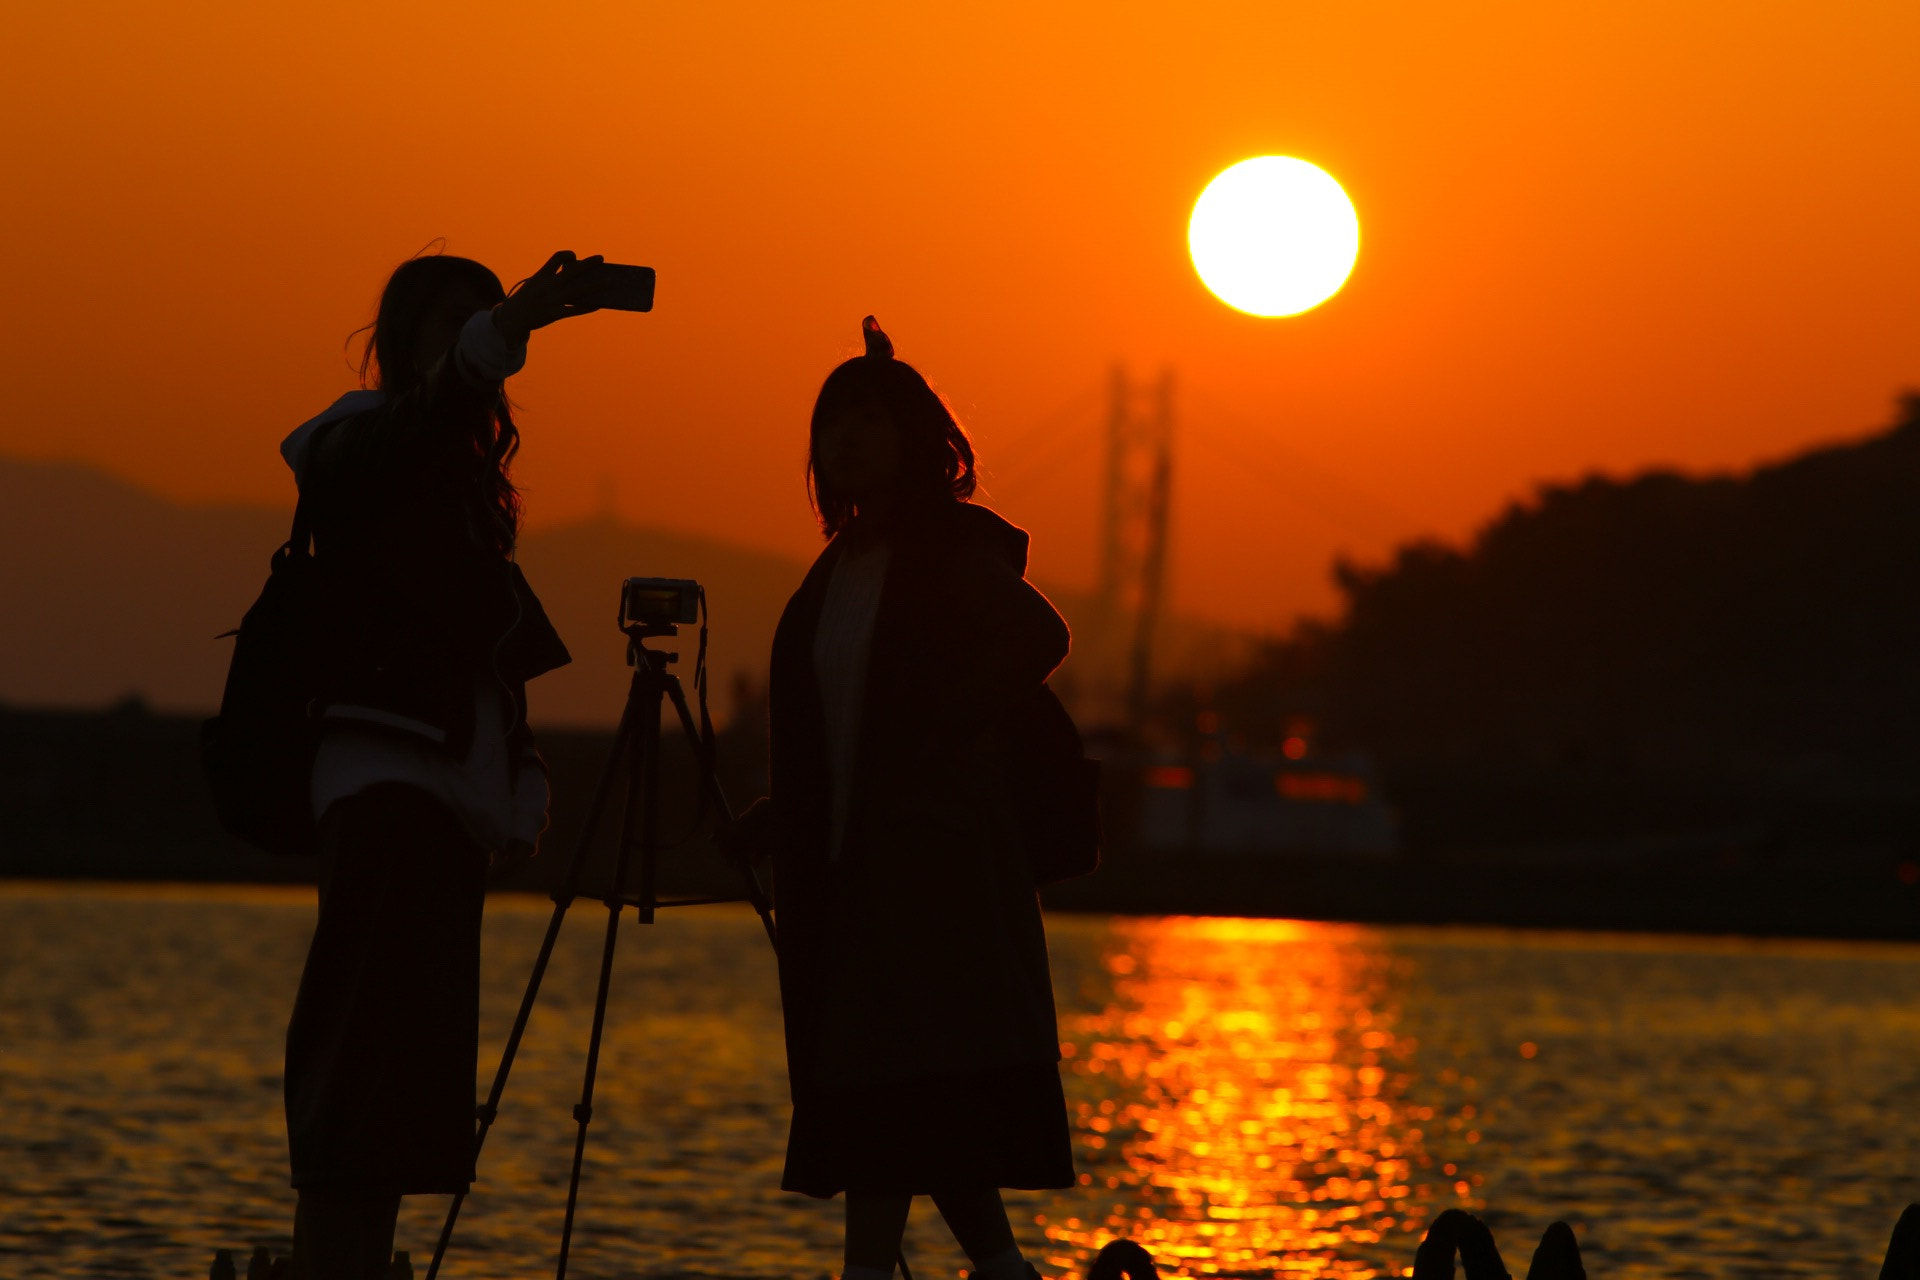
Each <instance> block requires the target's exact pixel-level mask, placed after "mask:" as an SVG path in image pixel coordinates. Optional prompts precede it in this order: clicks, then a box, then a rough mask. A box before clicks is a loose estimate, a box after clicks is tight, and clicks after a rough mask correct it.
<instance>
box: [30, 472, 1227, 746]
mask: <svg viewBox="0 0 1920 1280" xmlns="http://www.w3.org/2000/svg"><path fill="white" fill-rule="evenodd" d="M289 518H290V512H288V511H286V510H282V509H278V508H272V507H262V506H239V505H218V506H215V505H209V506H183V505H179V504H176V503H171V502H168V501H166V500H165V499H162V498H158V497H156V496H154V495H153V494H150V493H147V492H145V491H144V490H141V489H139V488H137V487H136V486H134V485H131V484H128V483H127V482H125V481H123V480H119V479H117V478H115V477H112V476H109V475H106V474H104V473H102V472H100V471H97V470H94V469H92V468H90V467H86V466H82V465H79V464H74V463H63V462H39V461H29V460H25V459H18V458H4V457H0V549H4V553H3V554H0V703H14V704H17V705H31V706H79V707H88V706H101V705H104V704H108V703H111V702H115V701H117V700H119V699H121V698H124V697H127V696H129V695H135V696H138V697H140V698H143V699H145V700H146V701H148V702H150V703H152V704H153V705H155V706H158V707H163V708H171V709H179V710H187V711H198V710H206V709H210V708H212V707H213V706H214V705H215V704H217V703H218V701H219V697H220V686H221V682H222V680H223V679H224V678H225V673H226V662H227V654H228V651H229V645H230V642H229V641H226V640H219V639H216V638H215V637H216V636H218V635H219V633H221V632H223V631H226V630H227V629H229V628H230V627H233V626H234V625H236V624H237V623H238V622H239V619H240V616H241V614H242V613H244V612H245V611H246V607H247V605H248V604H249V603H250V602H251V601H252V600H253V597H254V595H255V593H257V592H258V591H259V589H260V583H261V581H262V580H263V579H264V578H265V576H266V572H267V564H268V561H269V559H270V557H271V556H272V553H273V550H274V548H275V547H277V546H278V545H279V544H280V542H281V541H282V540H283V539H284V538H285V537H286V531H287V523H288V520H289ZM520 559H521V563H522V564H523V565H524V566H525V567H526V570H527V575H528V577H529V578H531V579H532V581H533V582H534V584H535V587H536V589H537V590H538V591H539V592H540V596H541V599H542V600H543V601H544V602H545V603H546V605H547V609H548V612H549V613H550V614H551V615H552V617H553V620H554V623H555V625H556V626H558V627H559V629H560V632H561V634H562V635H563V636H565V637H566V640H567V644H568V646H569V648H571V649H572V651H573V655H574V664H573V665H572V666H570V667H568V668H566V669H565V670H563V671H560V672H557V673H555V674H553V675H551V676H548V677H545V678H543V679H541V680H540V681H539V682H537V683H536V684H535V686H534V688H533V702H534V714H535V717H536V718H537V719H538V720H540V721H542V722H544V723H549V724H582V725H602V724H607V723H610V722H611V721H612V720H613V719H614V717H615V716H616V715H617V714H618V711H619V704H620V700H621V698H622V696H623V695H624V693H625V690H626V675H625V671H626V668H625V662H624V659H625V642H624V640H623V639H622V637H621V636H620V634H619V632H618V631H616V630H615V629H614V626H613V618H614V606H615V604H616V602H617V593H618V584H619V582H620V580H621V579H622V578H624V577H628V576H632V575H646V576H653V577H687V578H698V579H699V580H700V581H701V582H702V583H704V584H705V585H706V587H707V592H708V596H709V599H710V601H711V606H712V611H713V631H712V650H711V654H710V658H711V662H712V665H713V673H714V675H713V690H714V697H713V702H714V710H715V712H716V714H717V715H719V716H721V717H722V718H724V717H725V716H726V715H727V714H728V713H729V711H730V710H731V707H732V703H733V694H732V686H733V684H734V682H735V680H736V679H738V678H744V679H746V680H748V681H749V682H751V683H754V684H757V683H759V682H760V681H761V680H762V679H764V675H765V671H766V659H767V653H768V650H769V649H770V647H771V645H772V642H773V629H774V625H775V623H776V622H777V621H778V620H779V616H780V610H781V608H782V607H783V606H784V604H785V602H786V599H787V596H788V595H789V594H790V593H791V592H792V590H793V588H794V587H795V586H796V585H797V584H798V583H799V581H800V577H801V575H802V573H803V572H804V571H805V565H803V564H802V563H800V562H799V561H798V560H790V559H787V558H785V557H782V556H779V555H774V554H770V553H767V552H761V551H753V550H748V549H745V548H741V547H735V546H730V545H728V544H726V543H722V542H715V541H711V540H707V539H702V538H695V537H688V536H686V535H683V534H678V533H672V532H668V531H665V530H659V529H644V528H638V527H635V526H631V525H624V524H620V523H617V522H615V521H613V520H607V519H601V520H592V521H587V522H585V523H581V524H573V525H566V526H556V527H551V528H544V529H542V528H535V529H534V530H532V531H530V532H529V533H528V534H527V535H526V536H525V537H524V538H523V539H522V541H521V550H520ZM1049 594H1050V595H1051V596H1053V598H1054V600H1055V603H1056V604H1058V605H1059V606H1060V608H1061V611H1062V612H1063V613H1065V614H1066V615H1067V617H1068V620H1069V621H1070V622H1073V621H1075V620H1076V619H1078V620H1081V621H1084V619H1085V618H1086V617H1087V616H1088V615H1089V613H1090V610H1089V609H1088V608H1087V604H1086V600H1085V598H1084V597H1083V596H1079V595H1076V594H1074V593H1072V592H1062V591H1058V590H1055V589H1051V588H1049ZM1164 632H1165V634H1164V640H1163V644H1162V651H1161V657H1162V661H1161V662H1160V663H1159V664H1157V665H1158V666H1159V667H1160V669H1161V670H1165V671H1180V672H1183V673H1187V672H1197V673H1200V674H1202V675H1204V676H1219V675H1223V674H1225V672H1226V671H1227V670H1228V669H1229V668H1230V667H1231V666H1232V665H1233V664H1234V663H1235V662H1236V661H1237V660H1238V659H1239V658H1240V657H1241V656H1242V655H1244V654H1245V653H1246V652H1247V651H1248V649H1249V647H1250V641H1249V639H1248V638H1247V637H1245V636H1242V635H1240V634H1238V633H1234V632H1230V631H1228V630H1227V629H1225V628H1222V627H1218V626H1214V625H1211V624H1207V623H1203V622H1195V621H1192V620H1184V619H1181V620H1170V621H1169V623H1168V624H1167V626H1166V628H1165V629H1164ZM1089 639H1091V638H1090V637H1089ZM687 647H689V648H690V647H691V644H690V639H689V642H688V645H687ZM1087 647H1088V649H1089V650H1093V649H1096V648H1100V646H1096V645H1093V644H1089V645H1088V646H1087ZM1108 647H1109V648H1111V647H1112V646H1108ZM689 661H690V659H689ZM1078 674H1079V677H1080V679H1079V681H1078V683H1079V684H1081V685H1083V686H1088V685H1093V684H1097V683H1098V681H1097V680H1091V679H1089V678H1088V675H1087V673H1085V672H1081V673H1078ZM1069 683H1073V682H1072V681H1069Z"/></svg>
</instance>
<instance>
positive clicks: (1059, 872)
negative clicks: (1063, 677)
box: [1007, 684, 1100, 886]
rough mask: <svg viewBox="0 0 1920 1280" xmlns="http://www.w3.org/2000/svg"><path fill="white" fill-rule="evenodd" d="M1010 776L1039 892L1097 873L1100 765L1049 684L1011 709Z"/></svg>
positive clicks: (1008, 755)
mask: <svg viewBox="0 0 1920 1280" xmlns="http://www.w3.org/2000/svg"><path fill="white" fill-rule="evenodd" d="M1011 724H1012V730H1013V731H1012V732H1011V733H1010V734H1009V735H1008V743H1007V746H1008V752H1007V777H1008V782H1009V784H1010V787H1011V790H1012V792H1013V802H1014V809H1015V812H1016V815H1017V817H1018V819H1019V823H1020V829H1021V835H1022V837H1023V842H1024V844H1025V846H1026V851H1027V865H1028V867H1029V868H1030V869H1031V870H1032V872H1033V882H1034V884H1035V885H1036V886H1045V885H1050V884H1058V883H1059V882H1060V881H1062V880H1072V879H1074V878H1075V877H1078V876H1084V875H1090V874H1092V873H1093V872H1094V871H1096V870H1098V869H1099V867H1100V762H1099V761H1098V760H1089V759H1088V758H1087V753H1086V747H1085V746H1084V744H1082V742H1081V741H1080V730H1079V728H1078V727H1077V726H1076V725H1075V724H1074V723H1073V717H1072V716H1070V715H1068V714H1067V709H1066V707H1065V706H1063V705H1061V702H1060V698H1059V696H1058V695H1056V694H1055V693H1054V691H1053V690H1052V689H1050V688H1048V687H1047V686H1046V685H1044V684H1043V685H1041V686H1040V687H1039V689H1038V690H1036V691H1035V692H1034V693H1033V694H1031V695H1029V696H1028V698H1027V699H1026V700H1025V701H1024V702H1022V703H1021V705H1020V706H1019V707H1017V708H1016V709H1015V713H1014V716H1013V719H1012V722H1011Z"/></svg>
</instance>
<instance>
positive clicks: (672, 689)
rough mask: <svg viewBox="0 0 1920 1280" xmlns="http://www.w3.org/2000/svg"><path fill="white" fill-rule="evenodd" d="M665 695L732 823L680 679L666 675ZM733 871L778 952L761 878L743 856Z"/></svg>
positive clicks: (711, 795)
mask: <svg viewBox="0 0 1920 1280" xmlns="http://www.w3.org/2000/svg"><path fill="white" fill-rule="evenodd" d="M666 690H667V696H668V697H669V698H671V699H672V700H673V709H674V710H675V711H676V712H678V713H679V715H680V728H681V730H682V731H683V732H684V733H685V734H686V735H687V741H689V742H691V743H692V744H693V754H694V758H695V759H697V760H698V761H699V762H700V785H701V787H702V788H704V789H705V791H706V793H707V797H708V799H709V800H710V801H711V802H712V804H713V807H714V808H715V809H716V810H718V811H719V813H720V816H721V817H723V818H725V819H726V820H727V821H729V822H731V821H732V820H733V808H732V806H730V805H729V804H728V803H727V794H726V791H725V790H724V789H722V787H721V786H720V767H719V762H718V761H716V760H715V759H714V758H713V756H712V754H711V753H710V752H709V751H708V750H707V742H706V739H705V738H704V737H702V736H701V733H700V730H699V729H698V727H696V726H695V724H694V721H693V711H692V710H691V709H690V708H689V707H688V706H687V694H686V690H684V689H682V688H681V687H680V678H679V677H678V676H675V675H671V674H670V675H668V676H667V678H666ZM729 862H731V863H732V865H733V869H734V871H735V873H736V874H737V875H738V876H739V877H740V882H741V887H742V888H744V889H745V890H746V891H747V902H748V903H749V904H751V905H752V907H753V910H754V914H755V915H758V916H759V917H760V924H761V926H762V927H763V928H765V929H766V931H767V941H768V942H770V943H772V944H773V949H774V951H775V953H776V954H777V953H778V952H779V950H780V934H779V930H778V929H776V928H775V927H774V923H773V904H772V903H771V902H769V901H768V900H767V891H766V890H765V889H763V888H761V887H760V877H759V876H757V875H755V874H754V872H753V868H752V867H751V866H749V865H747V863H746V861H745V860H744V859H738V858H731V859H729Z"/></svg>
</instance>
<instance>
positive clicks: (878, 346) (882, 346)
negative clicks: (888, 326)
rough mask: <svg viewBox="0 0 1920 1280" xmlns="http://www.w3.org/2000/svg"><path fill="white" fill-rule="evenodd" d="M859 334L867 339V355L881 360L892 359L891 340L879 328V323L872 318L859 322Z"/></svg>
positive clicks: (883, 330) (884, 331)
mask: <svg viewBox="0 0 1920 1280" xmlns="http://www.w3.org/2000/svg"><path fill="white" fill-rule="evenodd" d="M860 332H861V333H862V334H864V335H865V336H866V339H867V354H868V355H870V356H874V357H877V358H878V359H881V360H891V359H893V339H891V338H889V337H888V336H887V331H886V330H885V329H882V328H881V327H880V322H879V321H878V320H875V319H874V318H873V317H872V316H868V317H867V318H866V319H864V320H862V321H861V322H860Z"/></svg>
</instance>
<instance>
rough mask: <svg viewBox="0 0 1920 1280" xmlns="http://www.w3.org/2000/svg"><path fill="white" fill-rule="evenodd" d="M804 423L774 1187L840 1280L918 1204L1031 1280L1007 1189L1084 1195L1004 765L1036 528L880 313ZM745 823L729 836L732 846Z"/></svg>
mask: <svg viewBox="0 0 1920 1280" xmlns="http://www.w3.org/2000/svg"><path fill="white" fill-rule="evenodd" d="M865 330H866V341H867V353H866V354H865V355H863V356H859V357H857V358H855V359H852V360H849V361H847V362H845V363H844V364H842V365H841V366H840V367H839V368H837V369H835V370H834V371H833V372H832V373H831V374H830V375H829V376H828V378H827V380H826V383H825V385H823V386H822V387H821V389H820V395H819V399H818V401H817V402H816V404H815V405H814V410H813V422H812V435H811V452H810V458H809V477H810V480H811V484H812V492H813V499H814V505H815V508H816V510H817V511H818V513H819V516H820V522H821V525H822V528H823V529H824V530H825V532H826V533H827V534H828V536H829V537H830V539H831V541H830V542H829V543H828V545H827V548H826V550H825V551H824V552H822V553H821V555H820V558H819V559H818V560H817V561H816V562H815V563H814V565H813V568H812V570H811V571H810V572H809V573H808V574H807V577H806V580H805V581H804V582H803V583H802V584H801V587H800V589H799V591H798V592H797V593H795V595H794V597H793V599H792V601H791V602H790V603H789V604H788V605H787V608H786V612H785V614H784V615H783V616H782V618H781V620H780V626H779V629H778V631H777V633H776V635H775V638H774V646H773V667H772V675H771V690H770V698H771V739H772V757H771V770H770V772H771V787H770V790H771V793H772V794H771V796H770V797H769V800H768V802H767V803H766V804H765V805H764V806H762V807H761V808H759V809H758V811H757V812H756V813H754V814H753V815H752V816H751V817H750V818H749V819H747V820H746V826H747V827H748V828H749V830H750V831H751V829H752V828H754V827H756V826H757V827H759V830H758V831H751V834H750V836H749V839H750V841H757V840H760V839H765V840H766V841H768V842H769V843H770V844H771V846H772V848H773V852H774V869H775V897H776V906H777V916H778V922H779V928H780V980H781V994H782V998H783V1001H784V1004H785V1009H786V1024H787V1063H788V1072H789V1075H790V1078H791V1083H792V1091H793V1108H794V1109H793V1127H792V1131H791V1135H790V1138H789V1141H788V1146H787V1164H786V1173H785V1176H784V1178H783V1180H782V1186H783V1187H785V1188H786V1189H787V1190H790V1191H799V1192H804V1193H805V1194H808V1195H813V1196H821V1197H826V1196H833V1195H835V1194H839V1193H845V1195H846V1197H847V1200H846V1215H847V1242H846V1259H845V1264H846V1265H845V1275H846V1277H847V1278H848V1280H882V1277H884V1276H886V1275H890V1274H891V1273H892V1271H893V1266H894V1258H895V1256H896V1254H897V1252H898V1250H899V1245H900V1237H901V1231H902V1228H903V1226H904V1224H905V1222H906V1218H907V1213H908V1209H909V1206H910V1204H911V1201H912V1197H914V1196H916V1195H930V1196H932V1197H933V1199H934V1203H935V1204H936V1206H937V1207H938V1208H939V1210H940V1212H941V1214H942V1216H943V1217H945V1219H946V1221H947V1223H948V1225H949V1226H950V1227H951V1229H952V1230H953V1232H954V1235H955V1238H956V1239H957V1240H958V1241H959V1243H960V1245H961V1247H962V1248H963V1249H965V1251H966V1253H967V1255H968V1257H969V1258H970V1259H972V1261H973V1264H974V1269H975V1274H977V1275H980V1276H982V1277H984V1280H1025V1277H1027V1276H1028V1274H1029V1268H1028V1265H1027V1263H1026V1261H1025V1259H1024V1258H1022V1256H1021V1254H1020V1251H1019V1249H1018V1247H1017V1246H1016V1245H1015V1244H1014V1239H1013V1233H1012V1231H1011V1229H1010V1227H1009V1225H1008V1222H1007V1216H1006V1211H1005V1209H1004V1208H1003V1207H1002V1205H1001V1201H1000V1188H1003V1187H1020V1188H1043V1187H1065V1186H1070V1185H1072V1183H1073V1180H1074V1175H1073V1162H1072V1151H1071V1145H1070V1140H1069V1136H1068V1128H1067V1119H1066V1107H1065V1103H1064V1101H1063V1099H1062V1096H1061V1089H1060V1077H1059V1067H1058V1061H1059V1056H1060V1046H1059V1034H1058V1030H1057V1028H1056V1025H1055V1021H1054V1009H1053V992H1052V987H1051V984H1050V982H1049V978H1048V972H1047V950H1046V938H1045V935H1044V933H1043V932H1042V927H1041V918H1040V907H1039V902H1038V898H1037V895H1036V893H1035V890H1034V883H1033V877H1032V873H1031V872H1030V871H1029V869H1028V866H1027V863H1026V859H1025V857H1024V855H1023V853H1022V852H1021V848H1020V840H1019V835H1018V830H1017V825H1016V822H1015V818H1014V813H1013V809H1012V805H1011V800H1010V797H1009V790H1008V785H1007V775H1006V734H1007V733H1008V731H1009V723H1008V718H1009V715H1010V713H1011V712H1012V711H1013V709H1014V708H1015V707H1016V706H1017V705H1020V704H1022V702H1023V700H1025V701H1028V702H1030V695H1031V694H1032V693H1033V691H1034V690H1036V689H1037V688H1038V687H1039V685H1040V684H1041V683H1042V682H1043V681H1044V680H1045V679H1046V678H1047V675H1048V673H1049V672H1051V671H1052V670H1053V669H1054V668H1055V667H1056V666H1058V665H1059V663H1060V661H1061V660H1062V659H1063V658H1065V657H1066V653H1067V627H1066V624H1065V623H1064V622H1063V621H1062V620H1061V619H1060V616H1059V615H1058V614H1057V613H1056V612H1054V609H1053V607H1052V606H1051V605H1050V604H1048V603H1047V600H1046V598H1045V597H1044V596H1042V595H1041V594H1040V593H1039V592H1038V591H1036V590H1034V588H1033V587H1032V586H1030V585H1028V583H1027V582H1026V580H1025V578H1024V573H1025V569H1026V551H1027V536H1026V534H1025V533H1023V532H1021V531H1020V530H1019V529H1016V528H1014V527H1013V526H1012V525H1010V524H1008V523H1007V522H1006V521H1004V520H1002V519H1001V518H1000V517H998V516H996V515H995V514H994V513H993V512H991V511H989V510H987V509H986V508H985V507H981V506H978V505H975V504H973V503H971V502H970V501H968V499H969V498H970V497H971V496H972V494H973V490H974V467H973V450H972V446H971V445H970V444H969V442H968V440H967V437H966V435H965V433H964V432H963V431H962V430H961V428H960V426H959V424H958V423H956V422H955V421H954V418H953V415H952V413H951V412H949V410H948V408H947V406H946V404H945V403H944V402H943V401H942V400H941V399H940V397H939V396H937V395H936V394H934V392H933V390H932V389H931V388H930V387H929V386H928V385H927V383H926V380H925V379H924V378H922V377H921V376H920V374H919V373H918V372H916V371H915V370H914V369H913V368H912V367H911V366H910V365H907V364H905V363H902V362H901V361H898V360H896V359H894V358H893V348H892V345H891V343H890V342H889V341H888V340H887V337H886V335H885V334H883V333H882V332H881V331H880V329H879V327H878V325H876V324H875V323H874V321H873V318H872V317H868V318H867V320H866V324H865ZM747 834H749V833H747V832H743V835H747Z"/></svg>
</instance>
